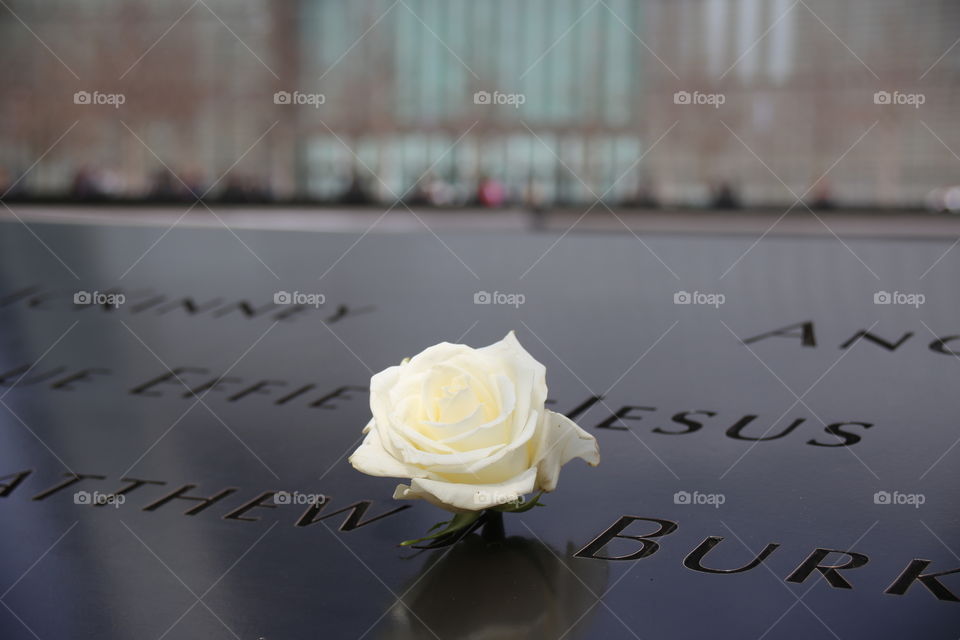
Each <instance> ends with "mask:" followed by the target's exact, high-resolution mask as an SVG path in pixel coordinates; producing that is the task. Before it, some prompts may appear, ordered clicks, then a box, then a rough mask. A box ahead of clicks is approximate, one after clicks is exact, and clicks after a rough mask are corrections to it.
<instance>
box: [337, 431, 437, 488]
mask: <svg viewBox="0 0 960 640" xmlns="http://www.w3.org/2000/svg"><path fill="white" fill-rule="evenodd" d="M364 431H365V432H366V433H367V436H366V437H365V438H364V439H363V442H362V443H361V444H360V446H359V447H357V450H356V451H354V452H353V454H352V455H351V456H350V457H349V458H347V461H348V462H349V463H350V464H351V465H353V468H354V469H356V470H357V471H361V472H363V473H366V474H367V475H371V476H380V477H387V478H430V477H437V476H435V475H434V474H431V473H430V472H428V471H425V470H423V469H419V468H417V467H415V466H413V465H408V464H404V463H402V462H400V461H399V460H397V459H396V458H394V457H393V456H392V455H391V454H390V452H389V451H387V450H386V449H384V448H383V445H382V444H381V442H380V437H379V435H378V434H377V433H376V430H375V429H374V428H373V421H372V420H371V421H370V423H369V424H367V426H366V428H365V429H364Z"/></svg>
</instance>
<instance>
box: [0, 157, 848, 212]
mask: <svg viewBox="0 0 960 640" xmlns="http://www.w3.org/2000/svg"><path fill="white" fill-rule="evenodd" d="M341 178H342V179H341V180H340V182H341V183H342V184H344V185H345V187H344V188H342V189H340V190H339V191H337V192H335V193H333V194H332V195H331V196H328V197H318V196H316V195H313V196H311V195H304V196H299V197H282V196H279V195H278V194H276V193H275V191H274V189H272V188H271V186H270V184H269V180H267V179H264V178H262V177H258V176H255V175H251V174H247V173H243V172H240V171H233V172H230V173H229V174H227V175H226V176H224V177H223V178H222V179H221V180H219V181H216V182H213V181H208V180H206V179H205V178H204V176H203V173H202V172H200V171H196V170H186V171H183V172H182V173H177V174H174V173H173V172H171V171H170V170H167V169H165V168H160V169H157V170H156V171H154V172H153V173H152V174H151V175H150V176H149V179H148V180H147V181H146V186H145V188H143V187H141V188H139V189H137V190H131V189H130V188H129V187H128V185H127V183H126V182H125V181H124V179H123V178H122V177H121V175H120V173H119V172H117V171H114V170H111V169H108V168H101V167H95V166H92V165H85V166H82V167H80V168H78V169H77V170H76V171H74V173H73V175H72V177H71V179H70V180H69V186H68V188H67V189H66V190H64V191H60V192H49V191H36V190H33V189H31V188H30V186H29V184H28V183H27V181H25V180H23V181H21V180H19V179H18V178H17V177H16V175H15V174H14V173H13V172H10V171H8V170H5V169H3V168H2V167H0V198H2V199H5V200H10V201H19V202H30V201H38V202H52V201H53V202H64V203H71V202H75V203H108V202H122V203H144V204H150V203H157V204H163V203H175V202H193V201H195V200H197V199H200V198H202V199H204V200H207V201H211V202H227V203H251V204H272V203H278V204H279V203H289V202H316V203H319V204H331V205H349V206H376V205H381V204H384V203H391V202H393V201H394V200H395V199H396V198H395V196H394V195H393V194H392V193H390V192H389V191H388V190H387V189H385V188H383V187H382V185H381V184H380V183H379V181H378V180H377V179H376V178H374V177H372V176H368V175H364V172H360V171H357V170H353V171H351V172H349V173H348V174H347V175H346V176H341ZM708 193H709V195H708V197H707V199H706V200H705V201H703V202H700V203H674V202H668V203H664V202H663V201H662V200H661V198H660V197H659V195H658V193H657V189H656V186H655V185H654V183H653V182H652V181H649V180H647V181H643V182H641V183H640V184H639V185H638V186H637V187H636V188H635V189H634V190H632V192H630V193H628V195H626V196H624V195H621V196H618V197H610V198H605V201H607V202H609V203H611V204H615V205H617V206H621V207H634V208H657V207H660V206H663V205H665V204H666V205H670V206H677V205H681V206H690V205H691V204H697V205H700V206H704V207H709V208H713V209H738V208H741V207H742V206H744V205H743V200H742V198H741V195H740V191H739V189H738V188H737V186H736V185H735V183H733V182H731V181H725V180H720V181H717V182H716V183H715V184H713V185H711V186H710V187H709V188H708ZM402 200H403V201H404V202H406V203H407V204H408V205H417V206H429V207H438V208H458V207H478V208H491V209H496V208H502V207H525V208H528V209H531V210H535V211H536V210H545V209H549V208H551V207H562V206H572V205H579V204H583V203H584V202H587V203H588V204H589V203H591V202H592V198H589V197H587V198H572V197H563V196H560V195H558V194H555V193H551V190H550V189H549V188H548V183H547V181H545V180H542V179H539V178H538V177H536V176H535V175H529V176H527V178H526V179H519V180H511V181H506V180H502V179H499V178H497V177H494V176H491V175H486V174H481V175H479V176H477V177H476V178H474V179H472V180H466V179H460V180H452V179H445V178H443V177H441V176H439V175H437V174H436V173H432V172H430V173H427V174H426V175H424V176H423V177H422V178H421V179H420V180H419V181H418V182H417V183H416V184H414V185H413V186H412V187H410V188H409V189H408V190H407V191H406V192H405V193H404V194H403V197H402ZM816 204H818V206H822V207H829V206H831V202H830V201H829V195H828V193H827V191H826V190H825V189H824V190H821V191H820V192H819V196H818V199H817V201H816Z"/></svg>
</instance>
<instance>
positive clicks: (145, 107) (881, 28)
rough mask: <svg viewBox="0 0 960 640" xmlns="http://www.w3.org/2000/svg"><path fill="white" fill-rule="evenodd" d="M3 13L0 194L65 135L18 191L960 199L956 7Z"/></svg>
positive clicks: (779, 2)
mask: <svg viewBox="0 0 960 640" xmlns="http://www.w3.org/2000/svg"><path fill="white" fill-rule="evenodd" d="M6 4H7V6H8V7H9V9H3V8H2V7H0V55H2V56H3V59H4V60H5V61H6V62H7V64H5V65H4V66H3V68H2V70H0V74H2V82H3V87H4V90H3V93H2V94H0V139H2V141H3V144H2V145H0V167H2V168H3V169H5V170H6V173H7V175H8V178H7V181H8V182H10V181H11V180H12V179H15V176H17V175H19V174H20V173H22V172H23V171H25V170H26V169H27V168H29V167H30V166H31V165H32V164H33V163H34V162H35V161H36V160H37V158H38V157H40V156H41V155H42V154H44V153H45V152H46V151H47V150H48V149H49V147H50V146H51V144H53V143H54V142H55V141H56V140H57V139H58V138H59V137H60V136H61V135H63V138H62V139H61V140H60V141H59V142H58V143H57V144H56V145H55V146H54V148H53V149H52V150H50V151H49V153H47V155H46V156H44V157H43V160H42V161H41V162H40V163H38V164H37V165H36V167H34V168H33V169H32V170H31V171H30V173H29V175H28V176H27V177H26V178H25V179H24V180H23V182H22V184H20V185H18V190H21V191H29V192H33V193H40V194H54V193H65V192H68V191H70V190H71V189H72V190H73V191H74V193H76V192H77V185H78V184H79V185H80V186H81V187H83V186H84V185H86V184H87V182H86V181H91V184H93V185H94V186H93V187H92V188H93V189H94V190H95V191H96V190H98V189H99V190H105V191H108V192H109V193H111V194H118V195H127V196H151V195H155V196H156V195H158V194H159V195H165V194H166V195H171V196H177V195H183V192H187V193H189V192H190V191H193V192H202V191H204V190H206V189H207V188H209V187H210V185H211V184H212V183H213V182H214V181H215V180H217V179H218V178H220V176H221V175H223V173H224V172H225V171H227V170H228V169H230V172H229V174H228V175H227V176H226V177H225V178H223V179H222V180H220V181H219V182H217V183H216V185H215V186H214V188H213V190H212V191H211V192H212V193H223V192H224V191H226V192H228V193H229V194H232V196H235V197H236V198H237V199H243V197H245V194H247V195H250V197H252V198H260V197H272V196H275V197H279V198H294V197H297V198H315V199H322V200H324V199H336V198H338V197H341V196H343V195H344V194H351V193H353V194H354V196H356V199H357V201H363V199H364V198H366V197H372V198H375V199H380V200H390V199H392V196H393V194H398V195H399V194H401V193H404V192H408V197H418V195H424V197H429V198H431V199H433V200H434V201H437V200H439V201H444V200H446V201H449V202H450V203H452V204H455V203H458V202H463V201H468V200H470V199H472V198H474V197H476V193H477V190H478V186H479V185H481V182H482V181H483V180H484V179H488V180H490V181H497V182H498V183H500V184H501V185H503V188H504V189H505V192H506V194H507V197H508V198H513V199H521V198H524V197H527V196H529V194H530V193H534V192H535V193H537V194H538V196H537V197H538V198H541V199H543V200H545V201H550V202H569V203H578V202H591V201H592V200H593V199H594V197H593V194H598V195H600V194H604V197H605V198H607V199H609V200H610V201H611V202H617V203H629V202H647V203H650V202H656V201H660V202H666V203H672V204H692V205H698V204H704V203H706V202H708V201H709V200H710V198H711V194H712V193H713V191H714V190H716V189H717V188H718V187H720V185H725V188H727V189H732V190H735V191H736V192H737V194H738V196H739V198H740V199H741V200H742V201H743V202H745V203H747V204H768V203H771V204H779V203H787V204H789V203H790V202H792V201H793V198H792V197H791V193H790V191H789V190H788V189H787V187H789V189H792V190H793V192H794V193H796V194H797V195H800V194H802V193H804V192H805V191H807V189H808V188H809V187H810V186H811V184H812V183H814V181H816V180H817V179H818V178H819V177H820V176H821V175H823V174H824V173H825V172H828V171H829V174H828V175H827V177H826V178H824V179H823V180H821V181H820V182H819V183H817V185H816V186H815V187H814V188H813V189H811V190H810V193H809V194H807V196H806V197H807V199H808V200H814V199H818V198H819V199H822V200H823V201H824V202H826V201H828V200H829V201H833V202H836V203H839V204H845V203H848V204H853V203H855V204H873V205H887V206H910V205H915V204H919V203H921V202H922V200H923V198H924V196H925V195H926V194H927V193H928V192H929V191H930V190H931V189H933V188H936V187H941V186H943V185H947V184H957V183H958V182H960V159H958V158H957V157H955V155H954V154H953V153H952V152H951V151H950V149H953V150H955V151H957V152H958V153H960V125H958V121H957V119H956V118H955V105H956V104H957V103H958V99H960V82H958V80H960V46H957V47H955V48H952V49H951V46H952V45H953V44H956V42H955V41H956V39H957V38H958V37H960V5H958V4H957V3H956V2H952V1H950V0H921V1H919V2H906V1H905V0H898V1H895V0H850V1H848V2H843V3H835V2H830V1H828V0H803V1H802V2H794V0H649V1H644V2H631V1H629V0H604V1H603V2H594V1H593V0H514V1H512V2H507V1H505V0H489V1H484V2H471V1H470V0H402V1H400V2H394V1H393V0H353V1H350V2H347V1H346V0H317V1H308V0H286V1H283V2H267V1H266V0H202V1H201V0H197V1H196V2H190V1H187V0H184V1H180V0H177V1H169V2H163V3H158V2H147V1H146V0H89V1H87V2H84V3H75V2H69V1H67V0H45V1H44V2H33V1H29V0H7V3H6ZM83 91H86V92H88V93H91V94H92V93H93V92H100V94H120V95H123V97H124V99H123V104H120V105H117V106H113V105H110V104H76V103H75V102H74V94H75V93H76V92H83ZM678 92H679V93H678ZM878 92H881V94H880V97H879V98H877V97H876V95H875V94H877V93H878ZM882 92H886V93H887V94H889V95H891V96H894V97H893V98H892V102H895V101H896V96H917V95H920V96H922V101H923V102H922V104H919V105H917V104H915V103H916V102H917V100H916V99H914V102H913V103H905V104H895V103H893V104H886V103H883V97H882V95H883V94H882ZM684 95H686V96H689V97H690V101H691V103H689V104H685V103H683V100H684V97H683V96H684ZM710 96H713V99H712V100H713V102H712V103H711V102H710V100H711V98H710ZM717 96H721V98H717ZM698 99H701V100H707V102H705V103H702V104H696V101H697V100H698ZM878 100H879V102H880V103H879V104H878V103H877V101H878ZM721 101H722V104H717V103H718V102H721ZM678 102H679V103H678ZM73 123H76V124H75V125H74V124H73ZM71 126H73V128H70V127H71ZM68 129H69V131H68ZM66 131H68V132H67V133H66V135H64V132H66ZM261 136H262V138H261ZM461 136H462V137H461ZM138 138H139V140H138ZM458 140H459V142H457V141H458ZM455 143H456V144H455ZM654 145H655V146H654ZM251 147H252V148H251ZM948 147H949V149H948ZM154 154H155V155H154ZM643 154H646V155H643ZM641 155H643V159H642V160H640V161H639V162H637V160H638V158H640V157H641ZM158 157H159V159H162V161H163V163H165V164H166V165H168V166H169V168H170V169H172V170H173V171H174V172H175V173H176V174H177V176H179V177H180V178H182V179H183V180H184V182H187V183H188V186H189V189H187V188H184V187H183V185H182V184H181V183H180V181H179V180H176V179H173V180H171V176H169V175H167V174H166V173H165V169H164V167H163V165H162V164H161V163H160V161H159V160H158ZM241 158H242V159H241ZM238 159H240V160H239V162H238ZM234 163H237V164H236V166H233V165H234ZM231 167H232V169H231ZM431 167H432V168H431ZM428 169H430V170H429V172H428ZM369 171H372V172H373V173H374V174H375V175H376V177H374V176H371V175H369ZM84 172H86V173H84ZM0 174H2V172H0ZM781 180H782V181H783V182H785V183H786V185H787V187H785V186H784V184H783V183H781ZM0 182H2V175H0ZM168 191H169V192H170V193H169V194H168V193H167V192H168ZM438 194H439V195H438Z"/></svg>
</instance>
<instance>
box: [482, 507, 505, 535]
mask: <svg viewBox="0 0 960 640" xmlns="http://www.w3.org/2000/svg"><path fill="white" fill-rule="evenodd" d="M481 535H482V536H483V539H484V540H485V541H486V542H499V541H501V540H503V539H505V538H506V533H505V532H504V529H503V514H502V513H501V512H499V511H494V510H492V509H487V510H486V511H485V512H484V514H483V530H482V531H481Z"/></svg>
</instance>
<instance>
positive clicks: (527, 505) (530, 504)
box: [493, 491, 547, 513]
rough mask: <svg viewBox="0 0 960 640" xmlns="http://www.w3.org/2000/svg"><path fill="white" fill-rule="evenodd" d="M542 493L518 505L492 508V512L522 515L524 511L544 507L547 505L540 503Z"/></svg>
mask: <svg viewBox="0 0 960 640" xmlns="http://www.w3.org/2000/svg"><path fill="white" fill-rule="evenodd" d="M543 493H544V492H543V491H541V492H540V493H538V494H537V495H535V496H534V497H533V500H527V501H526V502H522V503H520V504H519V505H518V504H515V503H510V504H502V505H500V506H499V507H494V508H493V509H494V511H500V512H503V513H523V512H524V511H530V509H533V508H534V507H545V506H547V505H545V504H543V503H542V502H540V497H541V496H542V495H543Z"/></svg>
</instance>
